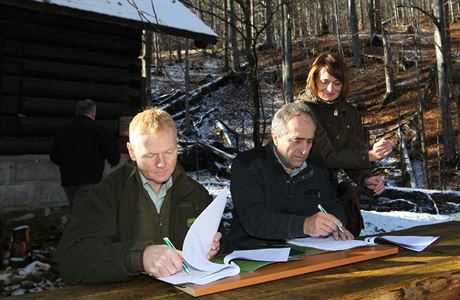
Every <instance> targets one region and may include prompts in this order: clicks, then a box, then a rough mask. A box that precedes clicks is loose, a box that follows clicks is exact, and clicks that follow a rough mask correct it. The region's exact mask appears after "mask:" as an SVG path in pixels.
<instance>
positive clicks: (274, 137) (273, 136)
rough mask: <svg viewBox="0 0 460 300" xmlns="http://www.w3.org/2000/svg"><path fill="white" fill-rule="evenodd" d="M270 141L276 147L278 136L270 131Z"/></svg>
mask: <svg viewBox="0 0 460 300" xmlns="http://www.w3.org/2000/svg"><path fill="white" fill-rule="evenodd" d="M272 140H273V144H274V145H275V146H278V135H277V134H276V133H274V132H273V131H272Z"/></svg>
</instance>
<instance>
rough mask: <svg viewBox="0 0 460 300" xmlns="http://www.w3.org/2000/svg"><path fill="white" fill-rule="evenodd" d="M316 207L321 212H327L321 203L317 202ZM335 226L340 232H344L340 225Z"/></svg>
mask: <svg viewBox="0 0 460 300" xmlns="http://www.w3.org/2000/svg"><path fill="white" fill-rule="evenodd" d="M318 208H319V210H320V211H322V212H323V213H325V214H327V213H328V212H327V211H326V210H325V209H324V208H323V207H322V206H321V204H318ZM337 228H339V230H340V232H342V233H345V231H344V230H343V228H342V226H337Z"/></svg>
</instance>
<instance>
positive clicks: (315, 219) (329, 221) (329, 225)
mask: <svg viewBox="0 0 460 300" xmlns="http://www.w3.org/2000/svg"><path fill="white" fill-rule="evenodd" d="M339 227H342V228H343V225H342V222H340V220H339V219H337V218H336V217H335V216H334V215H331V214H328V213H323V212H318V213H316V214H314V215H313V216H311V217H308V218H305V221H304V223H303V232H304V233H305V234H306V235H309V236H328V235H330V234H331V233H333V232H335V231H338V230H339ZM344 230H345V229H344Z"/></svg>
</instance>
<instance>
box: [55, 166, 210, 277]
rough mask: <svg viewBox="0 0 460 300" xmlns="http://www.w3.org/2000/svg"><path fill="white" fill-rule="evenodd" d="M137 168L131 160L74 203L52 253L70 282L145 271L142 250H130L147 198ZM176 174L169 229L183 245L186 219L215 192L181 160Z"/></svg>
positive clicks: (135, 237) (173, 238)
mask: <svg viewBox="0 0 460 300" xmlns="http://www.w3.org/2000/svg"><path fill="white" fill-rule="evenodd" d="M137 170H138V169H137V167H136V166H135V164H134V163H132V162H127V163H126V164H125V165H124V166H122V167H120V168H119V169H117V170H115V171H114V172H112V173H111V174H109V175H108V176H107V177H105V178H104V179H103V180H102V181H101V182H100V183H99V184H98V185H96V186H95V187H94V189H93V190H92V191H91V193H89V194H88V195H87V196H85V198H81V199H79V200H80V201H78V202H77V203H76V206H75V208H74V210H73V211H72V216H71V220H70V222H69V224H68V225H67V227H66V229H65V231H64V234H63V236H62V239H61V241H60V242H59V245H58V248H57V251H56V253H55V256H54V258H53V260H54V262H55V263H56V264H57V268H58V271H59V273H60V274H61V276H62V277H63V278H64V280H65V281H66V282H67V283H69V284H76V283H97V282H113V281H124V280H128V279H130V278H131V277H133V276H136V275H139V273H140V272H142V271H143V261H142V254H143V251H142V250H140V251H137V250H136V251H134V250H132V248H133V247H134V245H135V244H136V243H138V242H139V240H138V239H137V237H138V235H139V232H140V230H139V207H140V204H139V203H141V201H144V200H145V199H146V198H148V194H147V192H146V191H145V189H144V187H143V186H142V182H141V179H140V176H139V174H138V172H137ZM172 178H173V185H172V187H171V188H170V189H169V190H168V194H167V196H166V198H169V199H171V201H172V202H171V210H170V222H169V230H168V231H169V233H168V235H169V238H170V239H171V241H172V242H173V243H174V244H176V245H182V244H183V240H184V238H185V235H186V233H187V230H188V228H189V224H187V220H189V219H191V218H196V217H197V216H198V215H199V214H200V213H201V212H202V211H203V210H204V209H205V208H206V207H207V205H208V204H209V203H210V202H211V197H210V196H209V193H208V192H207V190H206V189H205V188H204V187H202V186H201V185H200V184H199V183H197V182H196V181H194V180H192V179H191V178H190V177H188V176H187V175H186V173H185V172H184V170H183V169H182V167H180V166H179V164H177V166H176V169H175V170H174V173H173V175H172ZM148 199H149V198H148ZM159 230H160V229H159Z"/></svg>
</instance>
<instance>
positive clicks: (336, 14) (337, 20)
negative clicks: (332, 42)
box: [334, 0, 344, 58]
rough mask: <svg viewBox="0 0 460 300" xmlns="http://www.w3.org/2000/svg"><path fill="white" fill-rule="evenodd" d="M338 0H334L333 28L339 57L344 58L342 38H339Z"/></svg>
mask: <svg viewBox="0 0 460 300" xmlns="http://www.w3.org/2000/svg"><path fill="white" fill-rule="evenodd" d="M337 2H338V0H334V16H335V29H336V38H337V49H338V52H339V55H340V57H341V58H344V54H343V47H342V40H341V38H340V20H339V7H338V6H339V4H338V3H337Z"/></svg>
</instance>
